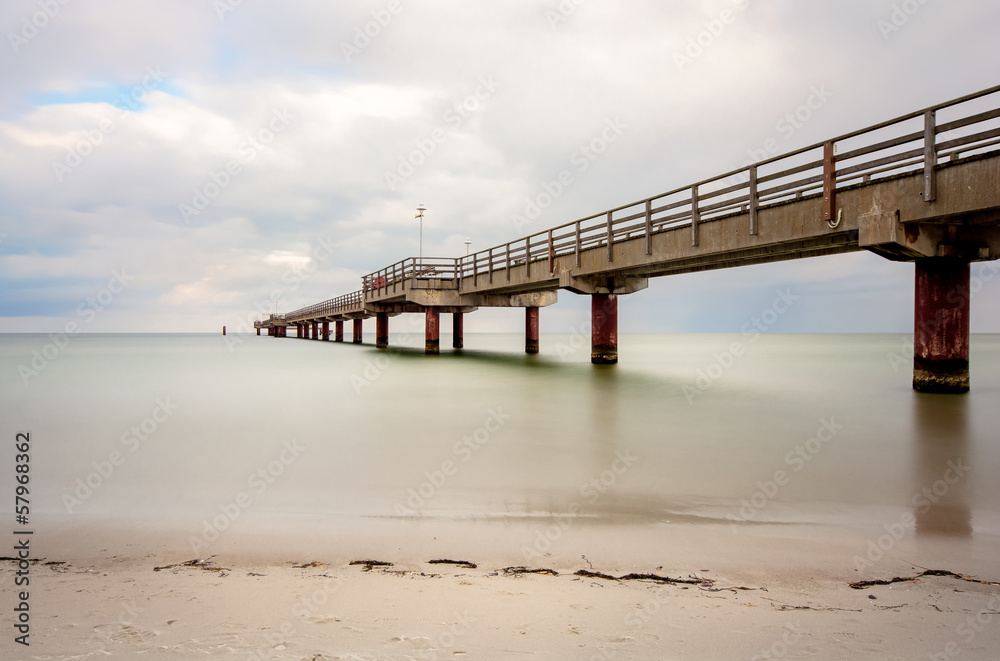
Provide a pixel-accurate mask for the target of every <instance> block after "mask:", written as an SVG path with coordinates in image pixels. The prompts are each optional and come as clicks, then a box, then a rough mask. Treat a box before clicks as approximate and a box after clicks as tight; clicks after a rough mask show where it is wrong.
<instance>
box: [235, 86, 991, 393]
mask: <svg viewBox="0 0 1000 661" xmlns="http://www.w3.org/2000/svg"><path fill="white" fill-rule="evenodd" d="M860 250H868V251H871V252H873V253H875V254H877V255H880V256H882V257H884V258H885V259H888V260H892V261H897V262H915V264H916V268H915V272H916V274H915V283H914V288H915V305H914V367H913V387H914V388H915V389H916V390H918V391H922V392H932V393H962V392H967V391H968V390H969V387H970V385H969V315H970V281H969V264H970V263H972V262H978V261H990V260H996V259H997V258H998V257H1000V86H998V87H994V88H990V89H988V90H983V91H982V92H978V93H976V94H972V95H969V96H966V97H962V98H960V99H955V100H953V101H949V102H947V103H943V104H940V105H938V106H934V107H932V108H927V109H923V110H919V111H916V112H913V113H910V114H907V115H904V116H902V117H898V118H896V119H892V120H889V121H886V122H882V123H880V124H877V125H875V126H870V127H867V128H864V129H861V130H858V131H855V132H852V133H848V134H846V135H842V136H839V137H836V138H832V139H830V140H827V141H824V142H822V143H819V144H816V145H812V146H810V147H806V148H803V149H799V150H797V151H794V152H791V153H788V154H783V155H781V156H777V157H775V158H771V159H768V160H764V161H760V162H758V163H755V164H754V165H750V166H748V167H745V168H741V169H738V170H733V171H730V172H726V173H724V174H721V175H718V176H716V177H713V178H711V179H706V180H703V181H699V182H696V183H693V184H689V185H685V186H683V187H681V188H676V189H674V190H671V191H669V192H666V193H661V194H658V195H655V196H653V197H649V198H646V199H643V200H639V201H637V202H632V203H629V204H625V205H623V206H619V207H615V208H613V209H608V210H605V211H601V212H599V213H595V214H593V215H591V216H587V217H585V218H581V219H578V220H575V221H572V222H569V223H565V224H562V225H558V226H556V227H552V228H548V229H545V230H543V231H540V232H536V233H534V234H531V235H528V236H525V237H521V238H518V239H515V240H512V241H509V242H507V243H504V244H501V245H497V246H493V247H491V248H488V249H485V250H480V251H478V252H475V253H472V254H469V255H466V256H463V257H455V258H451V257H441V258H435V257H409V258H406V259H403V260H400V261H398V262H396V263H394V264H391V265H389V266H386V267H383V268H381V269H378V270H376V271H374V272H372V273H369V274H368V275H365V276H364V277H363V278H362V279H361V288H360V289H359V290H357V291H354V292H351V293H347V294H344V295H341V296H338V297H336V298H332V299H329V300H326V301H323V302H321V303H317V304H315V305H310V306H308V307H305V308H302V309H300V310H295V311H293V312H288V313H284V314H273V315H270V316H269V317H268V318H267V319H262V320H260V321H258V322H256V323H255V327H256V328H257V332H258V334H260V331H261V329H266V331H267V334H268V335H270V336H274V337H287V329H288V328H289V327H293V328H294V332H295V336H296V337H299V338H308V339H314V340H329V339H330V333H329V324H330V323H331V322H332V323H334V324H335V333H334V338H333V341H334V342H343V341H344V333H343V324H344V322H345V321H348V320H350V321H353V324H354V327H353V330H354V342H355V343H360V342H361V332H362V324H363V321H364V320H365V319H369V318H371V317H375V319H376V333H375V334H376V346H377V347H378V348H380V349H384V348H386V347H388V343H389V324H390V319H391V318H392V317H395V316H398V315H400V314H423V315H424V316H425V351H426V353H427V354H431V355H433V354H437V353H439V352H440V350H441V347H440V323H441V321H440V315H441V314H451V315H452V329H453V333H452V337H453V348H455V349H460V348H462V346H463V331H464V315H465V314H470V313H473V312H475V311H476V310H478V309H479V308H481V307H503V308H523V309H524V313H523V314H524V317H525V352H526V353H538V352H539V351H540V349H541V347H540V346H539V336H538V328H539V317H540V314H541V309H542V308H545V307H548V306H550V305H554V304H555V303H557V301H558V294H559V292H560V291H565V292H570V293H572V294H577V295H584V296H590V297H591V311H592V320H591V345H592V348H591V361H592V362H593V363H594V364H599V365H608V364H614V363H616V362H617V360H618V307H619V298H620V297H627V296H628V295H629V294H633V293H635V292H638V291H641V290H643V289H645V288H646V287H647V286H648V284H649V278H654V277H661V276H669V275H675V274H680V273H691V272H695V271H707V270H712V269H724V268H731V267H736V266H747V265H752V264H763V263H769V262H777V261H784V260H791V259H803V258H807V257H818V256H823V255H836V254H841V253H848V252H857V251H860ZM625 300H626V301H627V300H628V299H627V298H626V299H625ZM625 308H626V309H627V303H626V305H625Z"/></svg>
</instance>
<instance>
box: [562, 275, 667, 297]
mask: <svg viewBox="0 0 1000 661" xmlns="http://www.w3.org/2000/svg"><path fill="white" fill-rule="evenodd" d="M559 287H560V288H562V289H567V290H569V291H571V292H573V293H574V294H634V293H635V292H637V291H642V290H643V289H646V288H647V287H649V278H641V277H576V276H574V275H573V274H572V273H571V272H569V271H564V272H562V273H560V274H559Z"/></svg>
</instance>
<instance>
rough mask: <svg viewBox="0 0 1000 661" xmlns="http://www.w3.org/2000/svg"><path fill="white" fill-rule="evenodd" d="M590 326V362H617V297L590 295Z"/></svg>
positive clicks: (602, 363) (607, 363) (603, 363)
mask: <svg viewBox="0 0 1000 661" xmlns="http://www.w3.org/2000/svg"><path fill="white" fill-rule="evenodd" d="M590 324H591V327H590V346H591V349H590V362H592V363H593V364H595V365H614V364H615V363H617V362H618V297H617V296H615V295H614V294H592V295H591V299H590Z"/></svg>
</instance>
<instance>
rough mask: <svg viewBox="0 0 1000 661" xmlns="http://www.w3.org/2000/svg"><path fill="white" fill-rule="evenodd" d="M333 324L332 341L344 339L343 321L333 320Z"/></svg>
mask: <svg viewBox="0 0 1000 661" xmlns="http://www.w3.org/2000/svg"><path fill="white" fill-rule="evenodd" d="M333 324H334V333H333V341H334V342H343V341H344V322H343V321H335V322H333Z"/></svg>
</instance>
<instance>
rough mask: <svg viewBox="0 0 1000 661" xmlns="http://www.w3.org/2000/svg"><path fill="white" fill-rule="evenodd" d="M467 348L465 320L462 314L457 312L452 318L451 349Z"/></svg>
mask: <svg viewBox="0 0 1000 661" xmlns="http://www.w3.org/2000/svg"><path fill="white" fill-rule="evenodd" d="M464 347H465V318H464V315H463V314H462V313H461V312H455V313H454V314H452V316H451V348H452V349H462V348H464Z"/></svg>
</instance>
